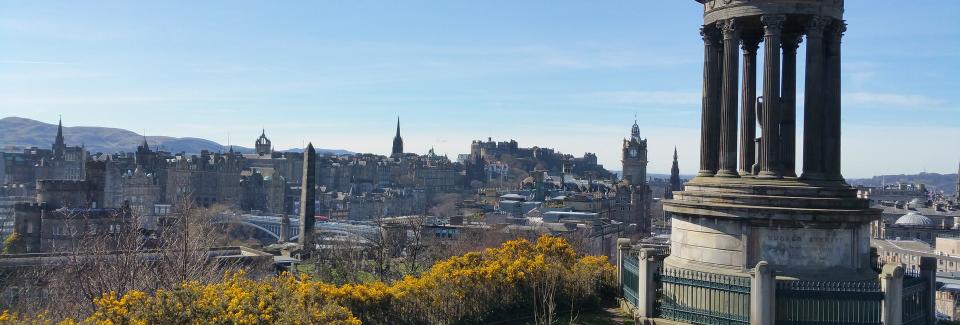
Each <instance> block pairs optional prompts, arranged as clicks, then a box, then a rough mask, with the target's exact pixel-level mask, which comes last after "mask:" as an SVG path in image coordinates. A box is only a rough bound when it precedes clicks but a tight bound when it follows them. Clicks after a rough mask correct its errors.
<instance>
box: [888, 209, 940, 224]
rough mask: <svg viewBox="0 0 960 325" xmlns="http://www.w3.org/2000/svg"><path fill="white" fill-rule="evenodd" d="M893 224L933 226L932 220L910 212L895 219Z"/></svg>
mask: <svg viewBox="0 0 960 325" xmlns="http://www.w3.org/2000/svg"><path fill="white" fill-rule="evenodd" d="M895 224H897V225H901V226H933V220H930V218H927V217H925V216H923V215H922V214H919V213H916V212H910V213H907V214H905V215H903V216H902V217H900V218H899V219H897V222H896V223H895Z"/></svg>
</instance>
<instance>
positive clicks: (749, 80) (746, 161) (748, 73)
mask: <svg viewBox="0 0 960 325" xmlns="http://www.w3.org/2000/svg"><path fill="white" fill-rule="evenodd" d="M759 45H760V38H759V37H744V38H743V45H742V49H743V99H741V100H740V105H741V106H742V109H741V110H740V115H741V116H740V128H741V129H742V131H741V132H740V175H741V176H742V175H752V174H753V163H754V158H755V156H756V153H755V147H754V142H755V141H756V138H757V115H756V114H757V113H756V103H757V47H758V46H759Z"/></svg>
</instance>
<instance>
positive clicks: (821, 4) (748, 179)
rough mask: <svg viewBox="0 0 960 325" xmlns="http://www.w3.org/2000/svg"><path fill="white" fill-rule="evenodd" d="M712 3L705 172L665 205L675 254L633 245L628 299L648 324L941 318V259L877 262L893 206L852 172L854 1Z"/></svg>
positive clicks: (626, 270) (706, 10)
mask: <svg viewBox="0 0 960 325" xmlns="http://www.w3.org/2000/svg"><path fill="white" fill-rule="evenodd" d="M698 2H699V3H700V4H701V5H702V6H703V7H702V10H703V23H704V24H703V26H702V27H701V29H700V31H701V36H702V38H703V41H704V51H703V58H704V60H703V61H704V73H703V106H702V118H701V123H702V124H701V133H700V170H699V172H698V173H697V176H696V177H694V178H693V179H691V180H690V181H689V182H687V183H686V184H685V186H684V189H683V191H680V192H675V193H674V197H673V199H669V200H664V203H663V208H664V211H666V212H669V213H670V214H671V216H672V220H671V234H670V247H669V251H666V250H665V249H664V248H653V247H643V246H640V247H638V249H637V250H632V249H631V248H630V247H629V246H628V245H624V246H623V247H625V248H626V249H624V250H621V252H623V254H622V255H621V257H620V265H621V275H622V277H621V283H622V285H621V288H622V289H623V292H624V300H625V301H626V302H627V303H628V304H630V305H631V306H634V307H635V309H634V310H635V312H636V314H637V316H638V317H639V318H641V319H642V321H643V322H644V323H647V322H649V323H660V319H666V320H668V321H673V322H681V323H696V324H721V323H724V324H781V323H783V324H787V323H790V324H797V323H844V324H848V323H861V324H862V323H875V324H876V323H883V324H901V323H916V324H934V323H936V318H935V315H936V313H935V310H934V293H935V285H936V265H935V264H936V261H935V260H934V259H931V258H921V259H920V263H919V264H920V267H919V272H916V273H912V272H905V271H906V270H905V269H904V268H903V267H902V266H901V265H898V264H886V265H883V266H882V267H881V268H877V267H876V263H875V262H876V260H875V258H874V257H873V256H871V250H870V223H871V222H873V221H875V220H878V219H879V218H880V213H881V211H880V210H879V209H875V208H871V207H870V202H869V200H867V199H863V198H860V197H858V195H857V190H856V189H854V188H852V187H851V186H850V185H849V184H847V183H846V181H845V180H844V177H843V175H842V173H841V161H840V157H841V152H840V148H841V143H840V141H841V137H840V131H841V118H840V116H841V115H840V114H841V111H842V109H841V103H842V101H841V92H840V88H841V87H840V82H841V78H840V77H841V68H840V66H841V58H840V57H841V56H840V53H841V39H842V37H843V33H844V32H845V30H846V23H845V21H844V20H843V14H844V8H843V1H837V0H803V1H797V0H698ZM801 38H805V40H804V47H805V49H804V50H805V52H806V55H805V60H806V64H805V65H804V69H805V73H804V74H803V75H804V79H803V80H798V78H797V71H796V70H797V55H796V54H797V50H798V46H799V44H800V40H801ZM761 43H762V46H763V47H762V50H758V48H760V45H761ZM758 53H762V55H763V60H762V62H763V67H762V79H761V80H760V81H761V82H760V84H762V89H760V90H759V94H758V90H757V89H756V88H757V85H758V82H757V81H758V80H757V65H756V63H757V62H758V61H757V54H758ZM741 60H742V63H743V65H742V66H741V65H740V63H741ZM741 77H742V78H743V80H742V82H741V79H740V78H741ZM798 81H799V82H804V83H805V87H803V88H804V92H805V93H804V96H803V100H804V105H803V107H804V108H803V109H804V114H803V116H804V119H803V123H804V126H803V129H804V132H803V138H802V139H799V140H801V141H800V144H801V145H802V146H803V150H802V152H803V155H802V157H798V156H797V154H796V153H797V152H798V147H797V143H798V139H797V131H796V123H797V121H796V117H797V112H796V108H797V99H798V96H797V94H796V92H797V83H798ZM758 95H760V96H758ZM758 119H759V123H757V120H758ZM758 124H759V126H760V130H757V129H756V127H757V125H758ZM758 131H759V132H758ZM757 133H759V135H760V136H759V140H758V139H757ZM738 136H739V137H738ZM738 139H739V140H738ZM738 142H739V143H738ZM798 159H802V162H803V163H802V166H803V169H802V170H800V171H798V170H797V165H798V164H797V160H798ZM627 243H628V242H624V244H627ZM665 255H666V257H665V258H664V256H665ZM716 302H722V303H719V304H718V303H716Z"/></svg>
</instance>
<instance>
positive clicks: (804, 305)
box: [776, 281, 883, 325]
mask: <svg viewBox="0 0 960 325" xmlns="http://www.w3.org/2000/svg"><path fill="white" fill-rule="evenodd" d="M776 308H777V310H776V323H777V324H778V325H815V324H816V325H839V324H870V325H873V324H875V325H880V324H882V320H881V310H882V308H883V291H882V290H881V288H880V281H858V282H830V281H778V282H777V294H776Z"/></svg>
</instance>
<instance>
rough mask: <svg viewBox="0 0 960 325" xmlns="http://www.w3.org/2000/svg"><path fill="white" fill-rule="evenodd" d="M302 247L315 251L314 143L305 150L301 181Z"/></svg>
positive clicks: (315, 194)
mask: <svg viewBox="0 0 960 325" xmlns="http://www.w3.org/2000/svg"><path fill="white" fill-rule="evenodd" d="M300 186H301V188H300V241H299V243H300V247H301V249H303V250H304V251H305V252H311V251H313V247H314V241H313V225H314V222H315V221H316V219H315V216H316V208H317V204H316V200H317V151H316V150H314V149H313V143H312V142H311V143H309V144H307V148H306V149H304V150H303V181H302V182H301V183H300Z"/></svg>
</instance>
